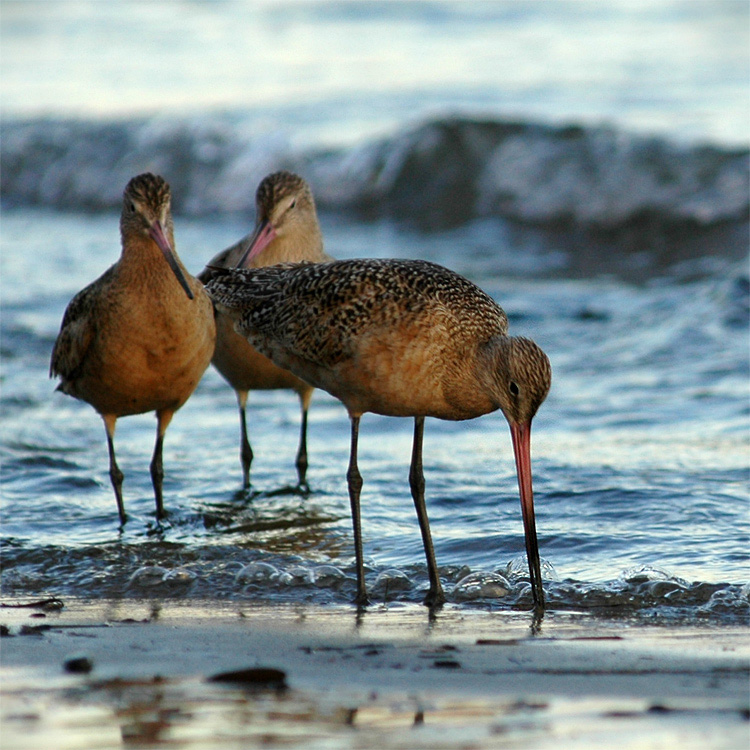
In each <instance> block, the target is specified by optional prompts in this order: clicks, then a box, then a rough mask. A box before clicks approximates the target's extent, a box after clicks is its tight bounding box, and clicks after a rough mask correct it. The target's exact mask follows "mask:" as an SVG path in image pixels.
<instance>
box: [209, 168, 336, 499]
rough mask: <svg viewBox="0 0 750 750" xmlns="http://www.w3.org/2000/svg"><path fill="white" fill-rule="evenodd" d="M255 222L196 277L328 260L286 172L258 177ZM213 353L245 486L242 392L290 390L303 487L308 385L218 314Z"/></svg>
mask: <svg viewBox="0 0 750 750" xmlns="http://www.w3.org/2000/svg"><path fill="white" fill-rule="evenodd" d="M255 202H256V207H257V221H256V225H255V229H254V230H253V232H252V233H251V234H249V235H248V236H247V237H245V238H243V239H242V240H240V241H239V242H238V243H237V244H236V245H233V246H232V247H230V248H227V249H226V250H223V251H222V252H220V253H219V254H218V255H216V256H215V257H214V258H212V259H211V261H210V262H209V264H208V266H207V267H206V268H205V269H204V270H203V271H202V272H201V273H200V274H199V275H198V278H199V279H201V281H203V282H204V283H208V282H209V281H210V280H211V278H213V276H214V275H215V273H216V269H217V268H233V267H235V266H243V267H251V268H253V267H254V268H257V267H260V266H270V265H274V264H276V263H283V262H294V261H311V262H314V263H316V262H320V261H325V260H331V258H330V256H328V255H326V254H325V252H324V251H323V235H322V234H321V232H320V225H319V224H318V216H317V213H316V211H315V201H314V200H313V196H312V192H311V190H310V187H309V186H308V184H307V183H306V182H305V181H304V180H303V179H302V178H301V177H299V176H298V175H296V174H292V173H291V172H275V173H274V174H270V175H268V176H267V177H265V178H264V179H263V181H262V182H261V183H260V185H259V186H258V190H257V193H256V196H255ZM216 334H217V335H216V351H215V352H214V357H213V363H214V366H215V367H216V369H217V370H218V371H219V372H220V373H221V374H222V375H223V376H224V379H225V380H226V381H227V382H228V383H229V384H230V385H231V386H232V388H234V390H235V392H236V393H237V404H238V406H239V411H240V460H241V461H242V477H243V484H244V486H245V487H248V486H249V484H250V464H251V463H252V460H253V451H252V448H251V447H250V441H249V440H248V437H247V418H246V405H247V395H248V391H252V390H275V389H279V388H283V389H291V390H293V391H295V392H296V393H297V395H298V396H299V399H300V405H301V408H302V424H301V428H300V439H299V448H298V450H297V462H296V463H297V476H298V479H299V485H300V487H305V486H306V480H305V476H306V473H307V412H308V409H309V407H310V400H311V398H312V393H313V390H314V389H313V387H312V386H311V385H309V384H307V383H305V382H304V381H302V380H300V379H299V378H298V377H296V376H295V375H293V374H292V373H291V372H289V371H288V370H283V369H281V368H280V367H277V366H276V365H275V364H274V363H273V362H272V361H271V360H270V359H268V357H265V356H263V355H262V354H261V353H260V352H258V350H257V349H254V348H253V347H252V346H250V344H249V343H248V341H247V339H246V338H244V337H243V336H240V335H239V334H238V333H237V332H236V331H235V330H234V321H233V320H232V319H231V318H230V317H229V316H227V315H225V314H224V313H222V312H217V314H216Z"/></svg>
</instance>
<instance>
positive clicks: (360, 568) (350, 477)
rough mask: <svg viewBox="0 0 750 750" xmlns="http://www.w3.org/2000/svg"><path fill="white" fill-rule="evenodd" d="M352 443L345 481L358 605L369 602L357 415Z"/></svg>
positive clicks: (353, 420) (354, 418) (353, 427)
mask: <svg viewBox="0 0 750 750" xmlns="http://www.w3.org/2000/svg"><path fill="white" fill-rule="evenodd" d="M351 419H352V443H351V450H350V452H349V468H348V469H347V472H346V481H347V483H348V485H349V502H350V503H351V506H352V526H353V527H354V556H355V558H356V561H357V597H356V599H355V600H354V601H355V603H356V604H359V605H360V606H362V605H365V604H369V603H370V601H369V599H368V598H367V587H366V586H365V564H364V555H363V553H362V524H361V521H360V517H359V495H360V492H361V491H362V475H361V474H360V473H359V468H358V467H357V440H358V438H359V417H352V418H351Z"/></svg>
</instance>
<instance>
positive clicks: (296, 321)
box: [207, 260, 551, 610]
mask: <svg viewBox="0 0 750 750" xmlns="http://www.w3.org/2000/svg"><path fill="white" fill-rule="evenodd" d="M207 291H208V293H209V295H210V296H211V297H212V299H213V300H214V303H215V304H216V306H217V308H218V309H219V310H221V311H223V312H226V313H227V314H228V315H230V316H231V317H232V318H234V319H235V321H236V326H237V329H238V330H239V331H240V332H241V333H242V334H244V335H246V336H247V337H248V340H249V341H250V343H251V344H253V346H256V347H257V348H258V349H259V350H260V351H261V352H263V353H264V354H266V355H267V356H268V357H270V358H271V359H272V360H273V361H274V362H276V363H277V364H278V365H279V366H281V367H285V368H288V369H290V370H291V371H292V372H294V373H295V374H297V375H298V376H299V377H301V378H304V379H305V380H306V381H307V382H309V383H312V384H314V385H316V386H318V387H319V388H323V389H324V390H326V391H328V392H329V393H331V394H332V395H334V396H335V397H336V398H338V399H340V400H341V401H342V402H343V403H344V405H345V406H346V408H347V410H348V411H349V416H350V418H351V427H352V430H351V453H350V459H349V468H348V471H347V481H348V486H349V497H350V502H351V509H352V521H353V525H354V542H355V555H356V563H357V602H358V603H360V604H365V603H366V602H367V593H366V588H365V579H364V568H363V558H362V532H361V526H360V513H359V497H360V490H361V487H362V477H361V475H360V473H359V470H358V468H357V440H358V433H359V420H360V417H361V416H362V414H363V413H364V412H368V411H369V412H375V413H376V414H385V415H390V416H397V417H406V416H412V417H414V444H413V452H412V460H411V468H410V471H409V484H410V487H411V493H412V497H413V499H414V505H415V507H416V510H417V517H418V519H419V525H420V529H421V532H422V540H423V542H424V547H425V554H426V557H427V567H428V572H429V579H430V588H429V591H428V593H427V596H426V598H425V603H426V604H428V605H437V604H440V603H442V602H443V601H444V600H445V597H444V594H443V590H442V586H441V583H440V578H439V576H438V571H437V565H436V562H435V553H434V551H433V546H432V539H431V536H430V526H429V521H428V518H427V511H426V508H425V502H424V475H423V471H422V436H423V430H424V419H425V417H438V418H440V419H451V420H461V419H471V418H473V417H478V416H481V415H482V414H487V413H488V412H492V411H495V410H496V409H498V408H499V409H501V410H502V412H503V414H504V415H505V417H506V419H507V420H508V423H509V425H510V431H511V436H512V441H513V448H514V452H515V459H516V469H517V473H518V485H519V490H520V495H521V508H522V512H523V521H524V528H525V534H526V553H527V557H528V562H529V572H530V576H531V587H532V592H533V598H534V604H535V608H536V609H537V610H541V609H542V608H543V606H544V592H543V589H542V577H541V569H540V563H539V549H538V544H537V537H536V524H535V519H534V501H533V494H532V484H531V420H532V418H533V416H534V414H535V413H536V411H537V409H538V408H539V406H540V405H541V403H542V401H544V399H545V397H546V396H547V392H548V391H549V387H550V382H551V370H550V364H549V360H548V359H547V356H546V355H545V354H544V352H542V350H541V349H540V348H539V347H538V346H537V345H536V344H535V343H534V342H533V341H530V340H529V339H525V338H514V337H509V336H508V335H507V331H508V320H507V317H506V315H505V313H504V312H503V310H502V308H500V307H499V306H498V305H497V304H496V303H495V302H494V301H493V300H492V299H491V298H490V297H489V296H488V295H487V294H485V293H484V292H483V291H482V290H481V289H479V288H478V287H477V286H475V285H474V284H472V283H471V282H470V281H468V280H467V279H465V278H463V277H462V276H459V275H458V274H455V273H453V272H452V271H449V270H447V269H446V268H443V267H442V266H438V265H435V264H433V263H427V262H425V261H416V260H351V261H333V262H329V263H320V264H297V265H291V264H287V265H279V266H274V267H269V268H262V269H233V270H225V271H223V272H220V273H218V274H217V276H216V277H215V278H214V280H213V281H212V282H211V283H210V284H209V285H208V287H207Z"/></svg>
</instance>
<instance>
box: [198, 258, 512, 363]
mask: <svg viewBox="0 0 750 750" xmlns="http://www.w3.org/2000/svg"><path fill="white" fill-rule="evenodd" d="M208 292H209V294H210V295H211V297H212V298H213V299H214V302H216V303H217V304H218V305H219V306H221V307H223V308H224V309H225V310H226V311H227V312H228V313H229V314H230V315H232V316H233V317H234V318H235V319H236V320H237V322H238V326H239V328H240V330H242V332H243V333H247V334H251V335H252V334H253V333H256V334H257V333H261V334H262V335H265V336H269V337H272V338H274V339H275V340H277V341H280V342H283V343H284V345H286V346H289V347H292V348H293V349H294V350H295V351H296V352H298V353H299V354H300V355H302V356H304V357H305V358H308V359H310V360H311V361H321V362H322V361H326V362H329V363H331V362H336V361H338V360H340V359H341V358H342V357H345V356H346V355H347V352H348V349H349V347H350V346H351V345H352V342H353V338H354V337H357V336H362V335H363V334H366V333H367V332H368V331H381V332H386V331H391V330H397V329H399V328H401V327H403V326H405V325H408V324H410V323H412V322H415V321H417V320H419V321H421V324H423V325H440V326H444V327H447V328H448V329H450V330H449V333H451V332H453V333H454V334H455V335H456V336H458V337H466V338H468V339H472V340H475V341H477V342H481V341H483V340H487V339H489V338H491V337H492V336H495V335H504V334H505V333H506V332H507V329H508V320H507V317H506V315H505V313H504V312H503V310H502V308H501V307H500V306H499V305H498V304H497V303H496V302H495V301H494V300H493V299H492V298H491V297H489V296H488V295H487V294H485V292H483V291H482V290H481V289H479V287H477V286H476V285H475V284H473V283H472V282H470V281H469V280H468V279H465V278H464V277H463V276H460V275H458V274H456V273H454V272H452V271H449V270H448V269H446V268H443V267H442V266H438V265H436V264H434V263H429V262H426V261H419V260H379V259H367V260H342V261H332V262H329V263H316V264H281V265H277V266H272V267H267V268H257V269H245V270H237V269H232V270H231V271H227V272H224V273H222V274H221V275H220V276H218V277H217V278H216V279H215V280H214V281H212V282H211V284H210V285H209V287H208ZM301 310H304V314H303V315H301V314H300V312H301Z"/></svg>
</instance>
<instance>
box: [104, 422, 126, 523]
mask: <svg viewBox="0 0 750 750" xmlns="http://www.w3.org/2000/svg"><path fill="white" fill-rule="evenodd" d="M116 421H117V418H116V417H104V428H105V429H106V431H107V448H108V449H109V478H110V481H111V482H112V488H113V489H114V491H115V500H116V501H117V512H118V513H119V514H120V526H124V525H125V522H126V521H127V520H128V517H127V515H126V514H125V504H124V503H123V501H122V480H123V479H124V477H123V473H122V472H121V471H120V467H119V466H118V465H117V460H116V459H115V422H116Z"/></svg>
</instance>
